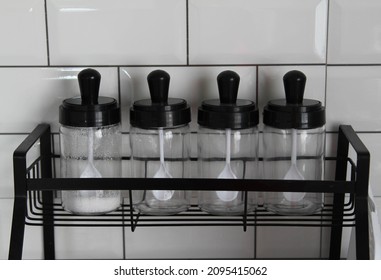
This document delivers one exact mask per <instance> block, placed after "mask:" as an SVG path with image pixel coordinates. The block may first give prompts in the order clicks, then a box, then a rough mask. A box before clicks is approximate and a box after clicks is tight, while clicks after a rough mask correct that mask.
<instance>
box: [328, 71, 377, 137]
mask: <svg viewBox="0 0 381 280" xmlns="http://www.w3.org/2000/svg"><path fill="white" fill-rule="evenodd" d="M380 93H381V67H380V66H329V67H328V69H327V100H326V104H327V124H328V125H327V129H328V130H330V131H336V130H337V128H338V125H339V124H342V123H345V124H351V125H352V126H353V128H354V129H355V130H357V131H374V132H376V131H377V132H379V131H381V115H380V113H379V112H380V104H381V94H380Z"/></svg>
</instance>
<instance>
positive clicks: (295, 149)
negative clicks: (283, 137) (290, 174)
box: [291, 128, 298, 165]
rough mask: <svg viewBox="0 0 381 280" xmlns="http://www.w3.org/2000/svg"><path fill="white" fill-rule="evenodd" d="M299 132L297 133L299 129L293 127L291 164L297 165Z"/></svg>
mask: <svg viewBox="0 0 381 280" xmlns="http://www.w3.org/2000/svg"><path fill="white" fill-rule="evenodd" d="M297 137H298V134H297V129H295V128H293V129H292V147H291V164H292V165H296V156H297V153H298V147H297V142H298V138H297Z"/></svg>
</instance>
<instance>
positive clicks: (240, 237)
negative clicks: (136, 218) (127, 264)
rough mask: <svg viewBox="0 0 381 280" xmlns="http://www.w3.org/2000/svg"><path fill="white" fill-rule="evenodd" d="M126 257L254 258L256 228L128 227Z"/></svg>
mask: <svg viewBox="0 0 381 280" xmlns="http://www.w3.org/2000/svg"><path fill="white" fill-rule="evenodd" d="M125 240H126V258H127V259H210V258H211V259H226V258H227V259H235V258H239V259H246V258H253V257H254V229H253V228H252V227H250V228H248V230H247V231H246V232H244V231H243V229H242V228H241V227H173V228H165V227H163V228H161V227H160V228H150V227H148V228H145V227H144V228H143V227H142V228H139V227H138V228H137V229H136V230H135V232H131V231H130V230H129V228H126V233H125Z"/></svg>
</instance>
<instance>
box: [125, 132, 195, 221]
mask: <svg viewBox="0 0 381 280" xmlns="http://www.w3.org/2000/svg"><path fill="white" fill-rule="evenodd" d="M160 130H161V131H162V141H163V142H162V148H163V150H162V152H163V158H162V161H161V160H160ZM130 145H131V155H132V157H131V166H132V172H131V173H132V176H133V177H135V178H190V177H191V171H190V132H189V126H188V125H185V126H181V127H176V128H164V129H161V128H160V129H142V128H138V127H133V126H131V130H130ZM162 162H163V163H164V166H165V172H164V173H163V172H160V171H159V170H160V169H161V168H162V167H161V164H162ZM132 196H133V197H132V201H133V204H134V208H135V209H136V210H138V211H139V212H140V213H144V214H149V215H173V214H176V213H179V212H183V211H186V210H187V209H188V208H189V206H190V197H191V193H190V191H185V190H139V191H133V192H132Z"/></svg>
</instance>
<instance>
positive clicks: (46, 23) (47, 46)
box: [44, 0, 51, 66]
mask: <svg viewBox="0 0 381 280" xmlns="http://www.w3.org/2000/svg"><path fill="white" fill-rule="evenodd" d="M44 6H45V32H46V56H47V62H48V66H51V65H50V46H49V28H48V4H47V0H44Z"/></svg>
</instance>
